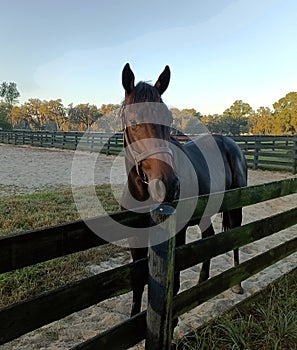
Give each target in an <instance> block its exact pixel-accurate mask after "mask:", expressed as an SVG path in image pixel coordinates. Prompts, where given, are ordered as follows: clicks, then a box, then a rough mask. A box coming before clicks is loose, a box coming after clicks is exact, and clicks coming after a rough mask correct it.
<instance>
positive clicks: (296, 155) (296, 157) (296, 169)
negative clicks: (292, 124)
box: [292, 135, 297, 175]
mask: <svg viewBox="0 0 297 350" xmlns="http://www.w3.org/2000/svg"><path fill="white" fill-rule="evenodd" d="M292 140H293V167H292V173H293V174H294V175H295V174H296V173H297V136H296V135H294V136H293V138H292Z"/></svg>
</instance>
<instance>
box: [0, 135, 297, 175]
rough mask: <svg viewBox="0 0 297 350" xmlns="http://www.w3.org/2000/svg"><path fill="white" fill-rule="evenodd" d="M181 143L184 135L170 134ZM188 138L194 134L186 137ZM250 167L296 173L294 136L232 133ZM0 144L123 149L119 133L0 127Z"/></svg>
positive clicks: (296, 141) (105, 151) (109, 151)
mask: <svg viewBox="0 0 297 350" xmlns="http://www.w3.org/2000/svg"><path fill="white" fill-rule="evenodd" d="M174 137H176V138H177V139H179V140H180V141H181V142H185V141H187V137H185V136H174ZM188 137H189V138H191V137H195V135H193V136H188ZM233 139H234V140H235V141H236V142H237V143H238V144H239V146H240V147H241V149H242V150H243V152H244V154H245V157H246V159H247V162H248V165H249V166H251V167H252V168H253V169H258V168H260V167H264V168H268V169H269V168H270V169H271V168H273V169H284V170H289V171H291V172H292V173H293V174H296V172H297V135H294V136H267V135H253V136H233ZM0 143H7V144H13V145H31V146H39V147H55V148H62V149H77V147H78V148H79V149H80V150H85V151H91V152H98V151H100V152H101V153H103V154H113V155H117V154H119V153H120V152H121V151H122V149H123V136H122V133H116V134H110V133H98V132H86V133H83V132H62V131H57V132H49V131H26V130H25V131H24V130H22V131H17V130H0Z"/></svg>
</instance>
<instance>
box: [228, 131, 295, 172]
mask: <svg viewBox="0 0 297 350" xmlns="http://www.w3.org/2000/svg"><path fill="white" fill-rule="evenodd" d="M233 139H234V140H235V141H236V142H237V143H238V144H239V146H240V147H241V149H242V150H243V152H244V155H245V157H246V160H247V163H248V164H249V165H250V166H252V168H253V169H258V168H260V167H265V168H268V169H269V168H270V169H271V168H273V169H285V170H289V171H291V172H292V173H293V174H296V172H297V135H294V136H268V135H255V136H234V137H233Z"/></svg>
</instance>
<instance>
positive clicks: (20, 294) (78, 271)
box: [0, 185, 129, 307]
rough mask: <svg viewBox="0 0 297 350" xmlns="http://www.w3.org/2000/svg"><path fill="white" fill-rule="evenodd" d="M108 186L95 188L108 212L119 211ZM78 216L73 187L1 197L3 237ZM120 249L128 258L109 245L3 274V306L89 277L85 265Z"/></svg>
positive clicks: (0, 294) (0, 232) (0, 295)
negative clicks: (71, 188)
mask: <svg viewBox="0 0 297 350" xmlns="http://www.w3.org/2000/svg"><path fill="white" fill-rule="evenodd" d="M109 189H110V187H109V185H100V186H98V187H97V189H96V191H97V194H98V195H99V196H100V198H101V199H103V200H104V206H105V207H106V208H108V209H109V211H115V210H118V209H119V205H118V203H117V202H116V201H115V199H114V196H113V195H112V193H111V191H110V190H109ZM78 219H80V217H79V215H78V213H77V210H76V206H75V203H74V200H73V197H72V192H71V190H70V189H68V190H67V189H63V190H60V191H47V192H41V193H34V194H26V195H19V196H10V197H2V198H1V202H0V235H2V236H4V235H7V234H17V233H20V232H23V231H26V230H31V229H36V228H40V227H46V226H52V225H57V224H61V223H66V222H71V221H74V220H78ZM120 252H124V253H125V254H127V258H128V256H129V252H128V251H127V250H124V249H123V248H120V247H118V246H114V245H107V246H103V247H98V248H92V249H89V250H87V251H84V252H79V253H76V254H71V255H69V256H65V257H61V258H58V259H53V260H51V261H47V262H43V263H40V264H36V265H34V266H29V267H25V268H22V269H19V270H17V271H12V272H8V273H4V274H1V275H0V299H1V301H0V307H5V306H7V305H10V304H12V303H16V302H19V301H21V300H25V299H27V298H29V297H32V296H35V295H38V294H40V293H42V292H44V291H48V290H51V289H53V288H56V287H59V286H62V285H65V284H66V283H69V282H72V281H75V280H78V279H80V278H82V277H86V276H88V272H87V270H86V266H88V265H97V264H100V262H102V261H106V260H107V259H108V258H109V257H111V256H115V255H117V254H119V253H120Z"/></svg>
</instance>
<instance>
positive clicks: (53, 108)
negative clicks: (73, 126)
mask: <svg viewBox="0 0 297 350" xmlns="http://www.w3.org/2000/svg"><path fill="white" fill-rule="evenodd" d="M40 114H41V115H42V116H43V117H44V120H45V122H46V124H47V128H50V129H55V130H64V131H66V130H67V129H68V125H67V121H68V118H67V116H66V108H65V107H64V106H63V104H62V100H61V99H58V100H50V101H43V103H42V104H41V105H40Z"/></svg>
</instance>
